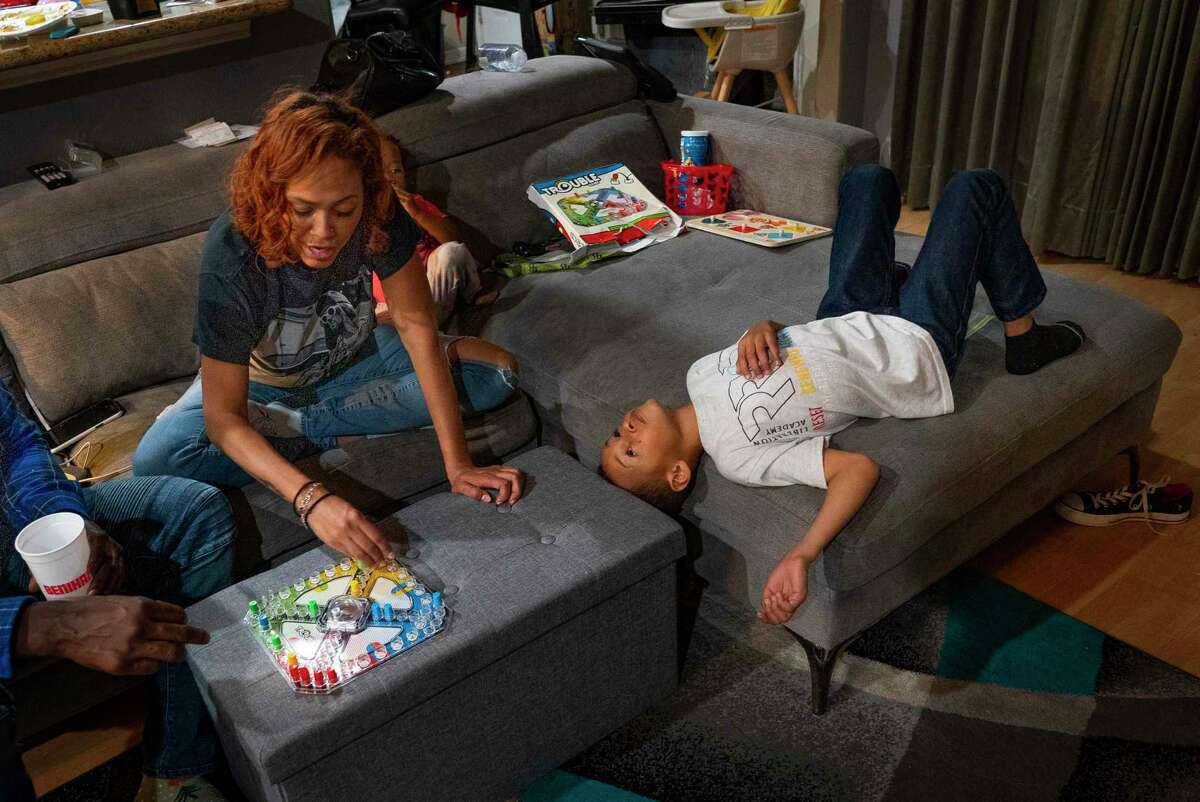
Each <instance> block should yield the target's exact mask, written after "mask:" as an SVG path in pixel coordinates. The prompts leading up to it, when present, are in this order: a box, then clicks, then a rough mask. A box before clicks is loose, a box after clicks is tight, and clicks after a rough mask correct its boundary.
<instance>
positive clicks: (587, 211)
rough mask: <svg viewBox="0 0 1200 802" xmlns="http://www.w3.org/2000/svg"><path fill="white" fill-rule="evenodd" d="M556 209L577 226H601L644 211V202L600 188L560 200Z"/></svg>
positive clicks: (614, 190) (617, 190)
mask: <svg viewBox="0 0 1200 802" xmlns="http://www.w3.org/2000/svg"><path fill="white" fill-rule="evenodd" d="M558 208H560V209H562V210H563V213H564V214H565V215H566V216H567V217H569V218H570V219H571V222H572V223H574V224H575V225H577V226H586V227H592V226H603V225H607V224H608V223H611V222H614V221H618V220H620V219H621V218H622V217H628V216H629V215H631V214H637V213H638V212H644V211H646V202H645V201H644V200H642V199H641V198H635V197H633V196H632V195H627V194H625V193H624V192H622V191H620V190H619V189H613V188H612V187H601V188H600V189H594V190H592V191H591V192H589V193H587V194H586V195H582V194H579V193H576V194H574V195H569V196H568V197H565V198H560V199H559V201H558Z"/></svg>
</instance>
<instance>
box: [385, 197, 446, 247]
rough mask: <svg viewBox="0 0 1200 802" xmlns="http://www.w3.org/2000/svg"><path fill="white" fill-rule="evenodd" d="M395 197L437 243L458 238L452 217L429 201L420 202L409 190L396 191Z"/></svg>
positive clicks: (414, 220)
mask: <svg viewBox="0 0 1200 802" xmlns="http://www.w3.org/2000/svg"><path fill="white" fill-rule="evenodd" d="M396 198H397V199H398V200H399V201H400V205H401V206H403V207H404V211H406V212H408V216H409V217H411V218H412V221H413V222H414V223H416V224H417V225H418V226H419V227H420V228H421V230H423V231H428V232H429V235H430V236H431V237H433V238H434V239H435V240H437V241H438V244H439V245H445V244H446V243H447V242H457V241H458V240H459V237H458V232H457V231H456V226H455V225H454V219H453V218H452V217H450V215H448V214H446V213H445V212H443V211H441V210H440V209H438V208H437V207H436V206H434V205H433V204H431V203H428V202H424V203H423V202H421V201H419V200H417V198H416V197H415V196H414V195H413V194H412V193H411V192H396Z"/></svg>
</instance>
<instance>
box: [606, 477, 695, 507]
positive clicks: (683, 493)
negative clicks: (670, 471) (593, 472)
mask: <svg viewBox="0 0 1200 802" xmlns="http://www.w3.org/2000/svg"><path fill="white" fill-rule="evenodd" d="M597 473H599V474H600V477H601V478H602V479H604V481H606V482H608V483H609V484H610V485H613V486H619V485H617V483H616V482H614V481H613V480H612V479H610V478H609V476H608V474H606V473H605V472H604V466H603V465H601V466H600V467H599V468H598V469H597ZM695 482H696V471H695V470H694V469H693V470H692V481H691V482H688V486H687V487H685V488H684V489H683V490H679V491H676V490H672V489H671V487H670V485H668V484H667V483H666V482H665V481H661V482H651V483H649V484H647V485H646V486H645V487H640V488H638V489H636V490H630V491H629V492H630V493H633V495H635V496H637V497H638V498H640V499H641V500H642V501H644V502H646V503H647V504H649V505H650V506H652V507H655V508H657V509H659V510H661V511H662V512H665V513H667V514H668V515H678V514H679V511H680V510H681V509H683V502H684V501H686V500H687V497H688V495H689V494H690V493H691V492H692V485H694V484H695Z"/></svg>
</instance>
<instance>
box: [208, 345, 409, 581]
mask: <svg viewBox="0 0 1200 802" xmlns="http://www.w3.org/2000/svg"><path fill="white" fill-rule="evenodd" d="M200 371H201V376H202V379H201V387H202V388H203V391H204V428H205V430H206V431H207V433H208V439H209V440H211V441H212V442H213V444H214V445H216V446H217V448H219V449H221V451H223V452H225V455H226V456H227V457H229V458H230V459H231V460H233V461H234V462H236V463H237V464H238V465H239V466H240V467H241V468H242V470H244V471H245V472H246V473H248V474H250V475H251V476H253V477H254V478H255V479H257V480H258V481H260V482H262V483H263V484H264V485H266V486H267V487H269V488H270V489H271V490H273V491H274V492H275V493H277V494H278V495H279V496H280V497H282V498H284V499H286V500H287V501H289V502H290V501H292V500H293V499H294V498H295V497H296V493H297V492H299V490H300V488H301V487H303V486H304V485H305V484H307V483H308V482H310V481H311V480H310V479H309V477H308V476H306V475H305V474H304V472H303V471H301V470H300V469H299V468H297V467H296V466H295V465H293V464H292V463H290V462H288V461H287V460H286V459H284V458H283V457H282V456H280V454H279V452H278V451H276V450H275V449H274V448H273V447H272V446H271V444H270V443H269V442H267V439H266V438H265V437H263V436H262V435H261V434H259V433H258V432H257V431H255V430H254V428H253V427H252V426H251V425H250V417H249V413H248V409H247V407H248V398H249V392H250V372H249V370H248V369H247V367H246V366H245V365H238V364H234V363H231V362H222V361H220V360H217V359H211V358H209V357H201V360H200ZM324 492H326V491H323V490H321V491H318V493H317V494H316V495H314V497H313V499H312V500H313V501H315V500H316V498H318V497H319V496H320V494H321V493H324ZM310 506H311V504H310ZM308 525H309V528H310V529H312V531H313V533H314V534H315V535H316V536H317V537H319V538H320V539H321V540H322V541H324V542H325V543H328V544H329V545H330V546H332V547H333V548H335V549H338V550H339V551H341V552H343V553H345V554H349V555H350V556H351V557H354V558H355V559H359V560H362V561H363V562H365V563H366V564H368V565H374V564H375V563H377V562H379V561H381V560H383V559H384V558H386V557H388V556H389V555H390V553H391V546H390V545H389V544H388V542H387V540H386V539H385V538H384V537H383V535H382V533H380V531H379V530H378V529H377V528H376V527H375V525H374V524H372V523H371V522H370V521H368V520H367V519H366V517H365V516H364V515H363V514H362V513H360V512H359V511H358V510H356V509H355V508H354V507H353V506H351V504H350V503H349V502H347V501H346V500H345V499H342V498H339V497H336V496H335V497H334V498H331V499H329V500H327V501H324V502H322V503H321V504H320V505H318V506H317V507H316V508H315V509H314V510H313V514H312V515H311V516H310V517H309V519H308Z"/></svg>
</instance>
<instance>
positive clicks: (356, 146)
mask: <svg viewBox="0 0 1200 802" xmlns="http://www.w3.org/2000/svg"><path fill="white" fill-rule="evenodd" d="M382 137H383V135H382V134H381V133H380V132H379V129H378V128H376V127H375V123H373V122H372V121H371V118H370V117H368V116H367V115H366V114H364V113H363V112H362V111H360V110H359V109H356V108H354V107H353V106H351V105H350V104H349V103H347V102H346V101H345V100H343V99H342V98H340V97H337V96H336V95H328V94H319V93H314V92H290V93H289V94H287V95H285V96H284V97H283V98H282V99H280V100H278V101H276V102H275V103H274V104H273V105H272V106H271V108H270V109H269V110H268V111H267V114H266V116H265V117H264V118H263V121H262V124H261V125H260V126H259V129H258V133H257V134H256V135H255V137H254V142H253V143H252V144H251V145H250V149H249V150H247V151H246V152H245V153H243V154H242V155H241V156H240V157H239V158H238V160H237V163H236V164H235V165H234V166H233V172H232V174H231V175H230V177H229V194H230V196H231V199H232V206H233V222H234V225H236V226H237V228H238V230H239V231H241V232H242V235H243V236H244V237H246V239H247V240H249V242H250V243H251V244H252V245H253V246H254V247H255V249H256V250H257V251H258V252H259V254H261V255H262V257H263V258H264V259H265V260H266V261H267V263H268V264H280V263H284V262H295V261H298V260H299V258H300V255H299V254H297V253H294V252H292V248H291V244H290V242H291V233H292V221H291V214H290V213H289V211H288V203H287V197H286V194H285V193H286V191H287V185H288V182H289V181H291V180H292V179H293V178H295V177H296V176H298V175H301V174H302V173H304V172H305V171H306V170H308V169H309V168H310V167H311V166H312V165H314V164H316V163H318V162H319V161H321V160H322V159H324V158H326V157H328V156H337V157H340V158H343V159H346V160H347V161H349V162H350V163H351V164H354V165H357V166H358V168H359V169H360V170H361V171H362V179H363V216H362V222H361V223H360V224H359V225H360V226H362V227H364V229H365V231H366V234H367V247H368V249H370V251H371V253H382V252H383V251H384V250H385V249H386V248H387V245H388V236H387V232H386V231H385V230H384V225H385V224H386V223H387V221H388V220H390V219H391V217H392V189H391V186H389V184H388V182H387V180H386V178H385V177H384V171H383V157H382V149H381V148H382V142H383V138H382Z"/></svg>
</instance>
